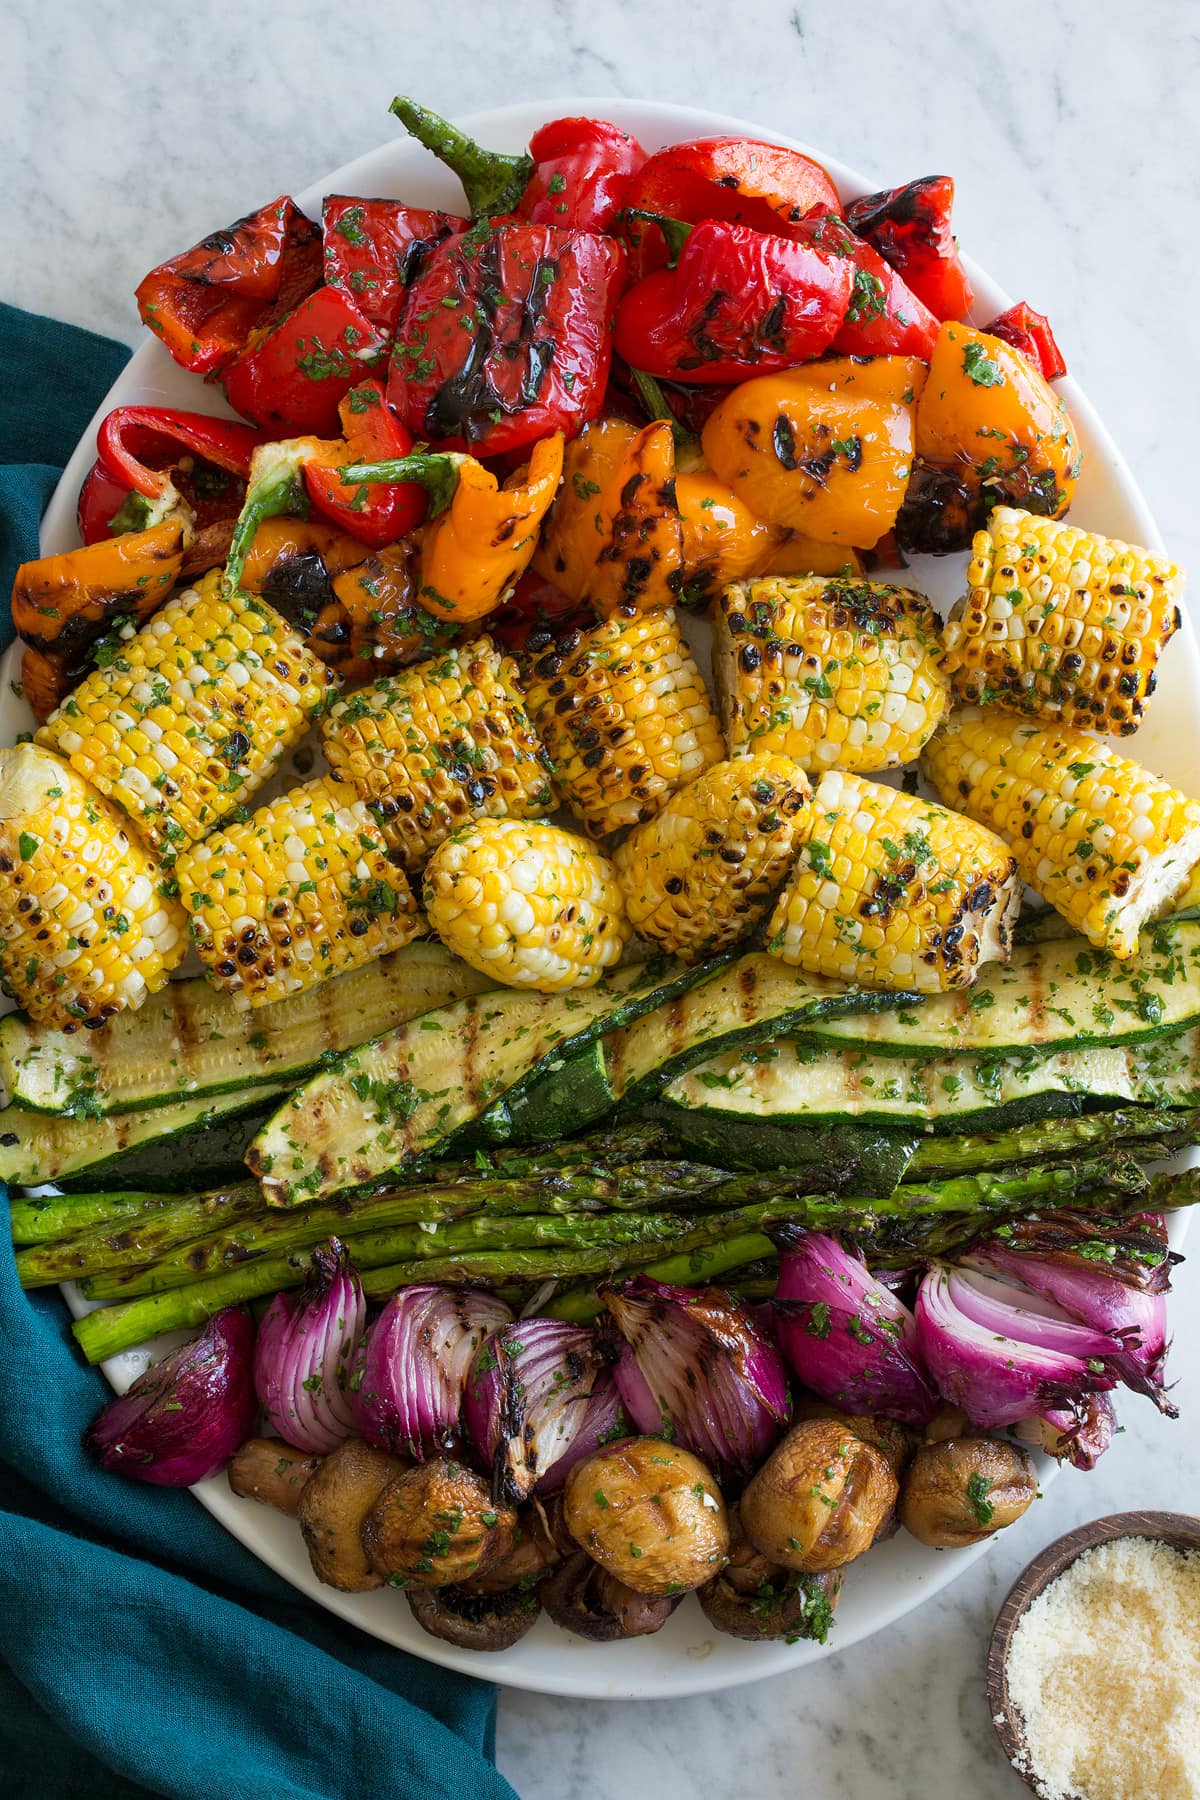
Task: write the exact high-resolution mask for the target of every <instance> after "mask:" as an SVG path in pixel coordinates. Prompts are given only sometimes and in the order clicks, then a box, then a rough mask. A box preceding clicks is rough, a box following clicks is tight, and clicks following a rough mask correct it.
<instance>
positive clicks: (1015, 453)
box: [896, 322, 1080, 552]
mask: <svg viewBox="0 0 1200 1800" xmlns="http://www.w3.org/2000/svg"><path fill="white" fill-rule="evenodd" d="M1079 464H1080V453H1079V442H1078V439H1077V438H1076V436H1075V431H1074V428H1073V426H1072V424H1071V420H1070V416H1069V415H1068V413H1067V409H1066V407H1065V406H1064V405H1063V403H1062V400H1061V399H1060V398H1059V396H1058V395H1057V394H1056V393H1055V392H1054V389H1053V388H1052V387H1051V386H1050V385H1049V383H1048V382H1047V381H1046V380H1045V379H1044V378H1043V377H1042V375H1041V374H1040V373H1039V372H1038V370H1037V369H1035V368H1034V367H1033V365H1032V363H1031V362H1029V360H1028V359H1027V358H1026V357H1024V356H1022V354H1021V352H1020V351H1019V350H1016V349H1014V348H1013V346H1012V345H1011V344H1007V343H1005V342H1004V340H1003V338H998V337H992V336H990V335H989V333H987V332H986V331H977V330H976V329H975V328H974V327H973V326H971V325H960V324H957V323H954V322H949V323H947V324H945V325H943V326H942V329H941V331H940V332H939V334H938V341H937V343H936V345H935V346H934V351H933V360H932V362H931V363H930V367H929V379H928V381H927V383H926V384H925V390H924V392H923V393H922V395H921V397H920V402H919V404H918V406H917V432H916V461H915V464H914V467H913V475H912V480H911V481H910V482H909V486H908V493H907V494H906V496H905V500H904V506H903V508H902V509H901V512H900V516H899V518H898V519H897V521H896V535H897V538H898V539H899V542H900V545H901V547H902V548H903V549H906V550H920V551H933V552H940V551H946V550H961V549H964V548H966V546H967V545H968V544H969V543H970V541H971V536H972V533H973V532H975V531H977V530H978V528H979V527H980V526H981V525H982V524H983V522H984V520H985V519H986V517H987V515H988V513H989V512H990V511H991V509H992V507H993V506H996V505H998V504H999V505H1004V506H1016V507H1021V508H1023V509H1024V510H1025V511H1026V512H1033V513H1042V514H1044V515H1045V516H1046V517H1047V518H1051V519H1057V518H1060V517H1061V516H1062V514H1063V513H1065V512H1066V510H1067V507H1068V506H1069V505H1070V501H1071V495H1072V494H1073V493H1074V491H1075V481H1076V478H1077V476H1078V474H1079Z"/></svg>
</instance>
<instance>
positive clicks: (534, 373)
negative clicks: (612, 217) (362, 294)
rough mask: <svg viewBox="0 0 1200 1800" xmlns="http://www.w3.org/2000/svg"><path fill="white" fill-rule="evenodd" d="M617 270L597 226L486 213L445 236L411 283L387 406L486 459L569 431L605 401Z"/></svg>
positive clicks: (419, 428) (617, 260) (614, 249)
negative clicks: (500, 221) (569, 227)
mask: <svg viewBox="0 0 1200 1800" xmlns="http://www.w3.org/2000/svg"><path fill="white" fill-rule="evenodd" d="M624 274H625V258H624V253H623V251H622V249H621V246H620V245H619V244H618V243H617V242H616V240H615V239H614V238H607V237H598V236H596V235H595V234H594V233H592V232H586V231H564V230H562V229H561V228H559V227H557V226H553V225H527V224H525V223H523V222H521V223H517V224H505V225H491V224H489V223H488V222H487V221H486V220H482V221H481V222H480V223H479V224H478V225H477V226H475V227H474V228H473V229H472V230H471V231H469V232H468V233H467V235H466V236H465V237H458V238H448V239H447V240H446V242H445V243H444V244H439V245H438V246H437V248H436V249H435V250H434V251H433V253H432V255H431V256H430V258H429V260H428V262H427V263H426V265H425V267H424V269H423V270H422V272H421V273H420V275H418V277H417V279H416V281H415V282H414V283H413V284H412V286H411V287H410V288H409V290H408V300H407V302H406V304H405V308H404V312H403V314H402V315H401V319H400V327H399V330H398V331H397V333H396V343H395V347H394V349H393V351H392V366H391V375H390V378H389V381H388V404H389V405H390V406H391V407H392V409H393V410H394V411H395V412H396V413H397V415H398V416H399V417H400V418H401V419H403V421H404V423H405V424H406V425H407V426H408V428H409V430H410V431H411V432H413V434H414V435H415V436H416V437H419V438H427V439H431V440H433V441H435V442H437V443H438V444H440V445H442V446H444V447H447V448H452V449H461V448H462V447H463V446H464V445H465V446H467V447H469V448H470V449H471V450H473V451H475V452H476V453H477V454H479V455H482V456H498V455H500V454H501V453H502V452H504V451H507V450H519V449H520V448H521V447H522V446H523V445H526V444H532V443H534V442H536V440H537V439H538V438H543V437H548V436H549V435H550V433H551V432H554V431H562V432H564V433H565V435H566V436H567V437H569V438H570V437H574V436H575V435H576V433H577V432H579V431H580V430H582V428H583V426H584V425H585V424H586V423H587V421H588V420H589V419H594V418H596V417H597V415H598V414H599V412H600V409H601V407H602V405H603V402H604V388H605V383H606V382H607V380H608V371H609V364H610V362H611V359H612V319H613V313H614V311H615V308H616V304H617V300H618V298H619V296H620V292H621V288H622V286H623V283H624Z"/></svg>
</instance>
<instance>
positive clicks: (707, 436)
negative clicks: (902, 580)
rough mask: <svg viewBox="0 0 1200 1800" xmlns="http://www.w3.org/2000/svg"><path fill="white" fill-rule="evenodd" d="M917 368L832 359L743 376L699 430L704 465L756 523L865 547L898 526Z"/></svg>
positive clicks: (918, 383)
mask: <svg viewBox="0 0 1200 1800" xmlns="http://www.w3.org/2000/svg"><path fill="white" fill-rule="evenodd" d="M925 376H926V369H925V365H924V364H923V363H921V362H919V361H918V360H917V358H916V357H912V356H876V357H874V358H872V359H871V361H870V362H861V361H857V360H855V359H854V358H852V357H832V358H828V359H826V360H825V361H823V362H818V363H812V364H808V365H806V366H805V367H803V368H799V369H789V370H787V371H786V372H785V373H784V374H780V375H762V376H759V377H758V378H757V379H756V380H754V381H747V382H744V383H743V384H742V385H741V387H737V388H735V389H734V390H733V392H732V393H731V394H729V395H727V396H726V398H725V399H724V400H722V401H721V403H720V405H719V406H717V407H716V408H714V410H713V412H712V414H711V415H710V417H709V419H708V421H707V423H706V425H705V427H704V431H703V434H702V440H701V441H702V443H703V446H704V454H705V456H706V457H707V459H708V462H709V465H710V467H711V468H712V469H713V470H714V472H715V473H716V474H717V475H718V476H719V477H720V479H721V480H722V481H724V482H727V483H728V485H729V486H730V487H731V488H732V489H733V491H734V493H735V494H737V495H738V497H739V499H741V500H743V501H744V502H745V504H746V505H747V506H748V507H749V508H750V510H751V511H752V512H753V513H755V514H756V515H757V516H758V517H759V518H760V519H765V520H766V521H768V523H770V524H773V525H788V526H790V527H791V528H792V530H793V531H799V532H803V533H804V535H805V536H807V537H810V538H816V539H818V540H820V541H822V542H825V543H832V544H838V545H845V544H851V545H854V546H855V547H856V548H858V549H864V550H869V549H870V548H871V546H872V545H873V544H875V543H877V542H878V540H879V539H880V538H881V537H883V536H884V534H885V533H886V532H888V531H890V530H891V529H892V527H893V525H894V524H895V522H896V515H897V513H898V512H899V510H900V503H901V501H902V500H903V498H904V489H905V483H906V482H907V480H908V476H909V471H910V469H911V467H912V457H913V442H914V435H915V414H916V404H915V403H916V400H917V398H918V396H919V395H920V392H921V389H922V387H923V386H924V382H925Z"/></svg>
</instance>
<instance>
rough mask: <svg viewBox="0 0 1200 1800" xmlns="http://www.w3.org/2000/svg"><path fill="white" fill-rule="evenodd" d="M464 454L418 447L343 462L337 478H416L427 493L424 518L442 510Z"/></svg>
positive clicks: (350, 480) (451, 495) (451, 493)
mask: <svg viewBox="0 0 1200 1800" xmlns="http://www.w3.org/2000/svg"><path fill="white" fill-rule="evenodd" d="M469 460H470V459H469V458H468V457H465V456H463V455H461V454H460V453H459V452H457V451H454V450H431V451H421V450H418V451H417V452H415V454H414V455H412V456H397V457H393V458H392V459H391V460H390V461H388V462H375V463H347V464H346V466H345V468H341V469H339V470H338V472H337V473H338V480H339V481H344V482H345V483H346V484H347V486H355V485H358V484H360V483H363V482H386V483H388V484H392V485H394V484H395V483H397V482H403V481H418V482H420V484H421V486H422V487H423V488H424V489H425V492H426V493H427V494H428V495H429V512H428V514H427V515H426V516H427V518H430V519H436V518H437V516H438V514H439V513H440V512H445V510H446V508H447V507H448V506H449V504H450V502H451V500H453V498H454V494H455V490H456V488H457V487H458V472H459V470H460V468H461V467H462V465H463V463H465V462H467V461H469Z"/></svg>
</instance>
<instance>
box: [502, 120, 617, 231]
mask: <svg viewBox="0 0 1200 1800" xmlns="http://www.w3.org/2000/svg"><path fill="white" fill-rule="evenodd" d="M529 154H530V155H531V156H532V157H533V159H534V171H533V174H532V175H531V176H530V178H529V186H528V187H527V188H526V189H525V192H524V193H523V194H522V196H521V201H520V205H519V207H518V211H519V212H520V213H521V215H522V217H523V218H526V219H529V220H531V221H532V222H533V223H534V224H535V225H564V226H568V227H572V228H574V229H575V230H576V231H611V230H612V226H613V220H614V219H615V218H616V216H617V213H618V212H619V211H620V209H621V207H622V206H624V204H625V196H626V193H627V191H628V188H629V182H630V177H631V176H634V175H636V174H637V172H638V170H639V169H640V168H641V167H642V164H643V163H644V162H645V160H646V152H645V151H644V150H643V149H642V146H641V145H640V144H639V143H638V141H637V139H636V138H635V137H630V135H629V133H628V132H627V131H621V130H620V129H619V127H618V126H616V125H610V124H609V122H608V120H607V119H551V120H550V122H549V124H546V125H542V126H539V128H538V130H537V131H535V132H534V134H533V136H532V137H531V138H530V140H529Z"/></svg>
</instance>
